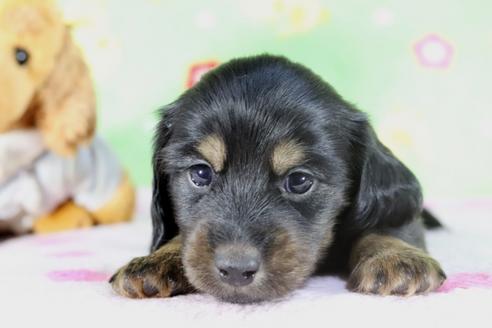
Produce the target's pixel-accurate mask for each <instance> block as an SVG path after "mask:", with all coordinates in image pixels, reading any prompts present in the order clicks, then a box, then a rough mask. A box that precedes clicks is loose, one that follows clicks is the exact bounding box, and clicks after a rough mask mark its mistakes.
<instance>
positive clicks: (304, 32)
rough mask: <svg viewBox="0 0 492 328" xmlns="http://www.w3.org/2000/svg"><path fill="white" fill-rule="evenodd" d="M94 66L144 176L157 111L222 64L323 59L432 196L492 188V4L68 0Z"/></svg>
mask: <svg viewBox="0 0 492 328" xmlns="http://www.w3.org/2000/svg"><path fill="white" fill-rule="evenodd" d="M59 3H60V5H61V7H62V9H63V12H64V14H65V17H66V20H67V23H69V24H70V25H72V26H73V33H74V35H75V37H76V40H77V42H78V44H79V45H80V47H81V48H82V49H83V51H84V53H85V55H86V59H87V61H88V62H89V64H90V67H91V70H92V74H93V78H94V83H95V85H96V90H97V94H98V104H99V109H98V110H99V133H100V134H102V135H103V136H104V137H105V138H107V139H108V140H109V142H110V143H111V144H112V145H113V148H114V149H115V151H116V152H117V153H118V155H119V156H120V158H121V159H122V161H124V163H125V165H126V166H127V167H128V169H129V171H130V173H131V175H132V177H133V179H134V180H135V181H136V182H137V183H138V184H139V185H140V186H148V185H150V181H151V170H150V156H151V139H152V135H153V127H154V124H155V123H156V115H155V110H156V109H157V108H158V107H160V106H162V105H164V104H167V103H169V102H171V101H173V100H174V99H175V98H177V96H178V95H179V94H180V93H181V92H183V91H184V90H185V89H186V87H187V84H189V80H190V79H197V78H198V76H199V73H200V72H202V71H204V70H205V69H206V68H207V67H209V66H213V65H215V64H216V63H222V62H225V61H227V60H229V59H230V58H233V57H238V56H244V55H253V54H259V53H264V52H268V53H273V54H281V55H285V56H287V57H289V58H291V59H293V60H295V61H298V62H301V63H303V64H305V65H306V66H308V67H310V68H311V69H313V70H314V71H316V72H317V73H318V74H320V75H321V76H322V77H324V78H325V79H326V80H327V81H328V82H329V83H331V84H332V85H333V86H334V87H335V88H336V89H337V90H338V91H339V92H340V93H341V94H342V95H343V96H344V98H345V99H347V100H348V101H349V102H351V103H353V104H355V105H356V106H357V107H358V108H359V109H362V110H364V111H366V112H368V113H369V115H370V118H371V120H372V122H373V124H374V126H375V128H376V130H377V132H378V134H379V136H380V138H381V139H382V140H383V142H384V143H385V144H386V145H388V146H389V147H390V148H391V149H392V150H393V151H394V152H395V153H396V154H397V155H398V156H399V157H400V158H401V159H402V160H403V161H404V162H405V163H406V164H407V165H408V166H409V167H410V168H411V169H412V170H413V171H414V172H415V173H416V174H417V176H418V177H419V178H420V180H421V182H422V184H423V186H424V192H425V194H426V195H427V196H429V197H432V198H438V197H449V198H454V197H480V196H489V195H492V174H490V170H491V168H492V153H491V148H492V147H491V146H492V113H491V104H492V20H491V16H490V13H491V12H492V1H490V0H481V1H480V0H468V1H449V0H447V1H446V0H414V1H348V0H345V1H342V0H339V1H321V0H304V1H301V0H262V1H261V0H249V1H247V0H237V1H233V0H210V1H203V0H202V1H199V0H189V1H185V0H180V1H178V0H166V1H164V0H163V1H159V0H125V1H121V0H83V1H82V0H59Z"/></svg>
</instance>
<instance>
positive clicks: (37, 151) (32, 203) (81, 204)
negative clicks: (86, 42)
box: [0, 0, 135, 233]
mask: <svg viewBox="0 0 492 328" xmlns="http://www.w3.org/2000/svg"><path fill="white" fill-rule="evenodd" d="M95 107H96V101H95V95H94V90H93V86H92V82H91V78H90V75H89V71H88V68H87V66H86V64H85V63H84V60H83V58H82V56H81V53H80V51H79V50H78V49H77V47H76V46H75V44H74V42H73V41H72V38H71V35H70V31H69V28H68V27H67V26H65V25H64V23H63V18H62V15H61V13H60V12H59V11H58V10H57V7H56V4H55V2H54V1H51V0H1V1H0V231H6V230H9V231H13V232H15V233H22V232H26V231H29V230H34V231H35V232H39V233H44V232H52V231H60V230H65V229H73V228H78V227H87V226H91V225H94V224H105V223H114V222H119V221H126V220H129V219H130V218H131V216H132V213H133V208H134V198H135V197H134V188H133V186H132V184H131V182H130V180H129V178H128V176H127V174H126V173H125V171H124V170H123V169H122V167H121V166H120V164H119V163H118V161H117V159H116V157H115V155H114V154H113V153H112V152H111V150H110V149H109V148H108V146H107V145H106V144H105V142H104V141H103V140H102V139H101V138H100V137H98V136H96V135H95V133H94V132H95V126H96V122H95V121H96V113H95Z"/></svg>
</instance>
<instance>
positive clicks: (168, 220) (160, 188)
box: [150, 105, 179, 252]
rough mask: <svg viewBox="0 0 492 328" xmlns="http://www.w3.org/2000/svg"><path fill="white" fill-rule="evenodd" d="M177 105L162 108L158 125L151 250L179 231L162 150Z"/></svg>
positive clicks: (154, 157) (168, 136)
mask: <svg viewBox="0 0 492 328" xmlns="http://www.w3.org/2000/svg"><path fill="white" fill-rule="evenodd" d="M174 110H175V105H170V106H167V107H164V108H163V109H161V121H160V122H159V124H158V125H157V129H156V136H155V140H154V155H153V158H152V166H153V171H154V179H153V186H152V188H153V191H152V207H151V216H152V227H153V229H152V245H151V248H150V250H151V252H153V251H155V250H157V249H158V248H159V247H161V246H162V245H164V244H165V243H167V242H168V241H169V240H171V239H173V238H174V237H176V236H177V235H178V233H179V229H178V225H177V224H176V221H175V218H174V210H173V204H172V202H171V197H170V194H169V176H168V175H167V173H165V172H164V170H163V167H162V165H163V161H162V150H163V148H164V147H165V146H166V145H167V143H168V142H169V138H170V136H171V133H172V116H173V111H174Z"/></svg>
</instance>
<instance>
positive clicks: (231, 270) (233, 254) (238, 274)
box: [215, 250, 260, 287]
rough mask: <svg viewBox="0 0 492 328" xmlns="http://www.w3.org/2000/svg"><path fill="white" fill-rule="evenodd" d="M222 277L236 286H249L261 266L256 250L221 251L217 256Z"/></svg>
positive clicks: (216, 263)
mask: <svg viewBox="0 0 492 328" xmlns="http://www.w3.org/2000/svg"><path fill="white" fill-rule="evenodd" d="M215 266H216V267H217V270H218V273H219V276H220V279H221V280H222V281H223V282H225V283H227V284H229V285H231V286H235V287H241V286H247V285H249V284H251V283H252V282H253V280H254V279H255V275H256V273H257V272H258V269H259V267H260V261H259V259H258V255H257V254H256V252H242V253H240V252H239V250H235V251H230V250H229V251H227V250H226V251H221V252H218V253H217V254H216V256H215Z"/></svg>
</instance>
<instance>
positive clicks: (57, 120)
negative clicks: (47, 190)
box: [33, 28, 96, 155]
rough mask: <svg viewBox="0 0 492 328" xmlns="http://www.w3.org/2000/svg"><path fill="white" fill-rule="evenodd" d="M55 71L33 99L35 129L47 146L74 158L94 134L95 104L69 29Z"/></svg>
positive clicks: (80, 56) (82, 62)
mask: <svg viewBox="0 0 492 328" xmlns="http://www.w3.org/2000/svg"><path fill="white" fill-rule="evenodd" d="M64 33H65V35H64V42H63V46H62V49H60V51H59V53H58V56H57V58H56V60H55V64H54V68H53V70H52V71H51V72H50V74H49V76H48V77H47V79H46V80H45V82H44V83H43V85H42V86H41V88H40V89H39V90H38V91H37V93H36V94H35V96H34V100H33V106H34V107H35V119H36V122H35V123H36V125H37V127H38V128H39V129H40V130H41V133H42V135H43V138H44V140H45V143H46V144H47V146H48V147H49V148H50V149H52V150H54V151H55V152H57V153H59V154H62V155H70V154H73V153H74V152H75V151H76V150H77V147H78V146H79V145H80V144H83V143H87V142H89V141H90V139H91V138H92V137H93V134H94V130H95V118H96V115H95V108H96V101H95V95H94V90H93V86H92V81H91V78H90V74H89V70H88V68H87V66H86V64H85V62H84V60H83V58H82V55H81V53H80V51H79V49H77V47H76V46H75V44H74V42H73V41H72V39H71V36H70V33H69V30H68V28H66V29H65V31H64Z"/></svg>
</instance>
